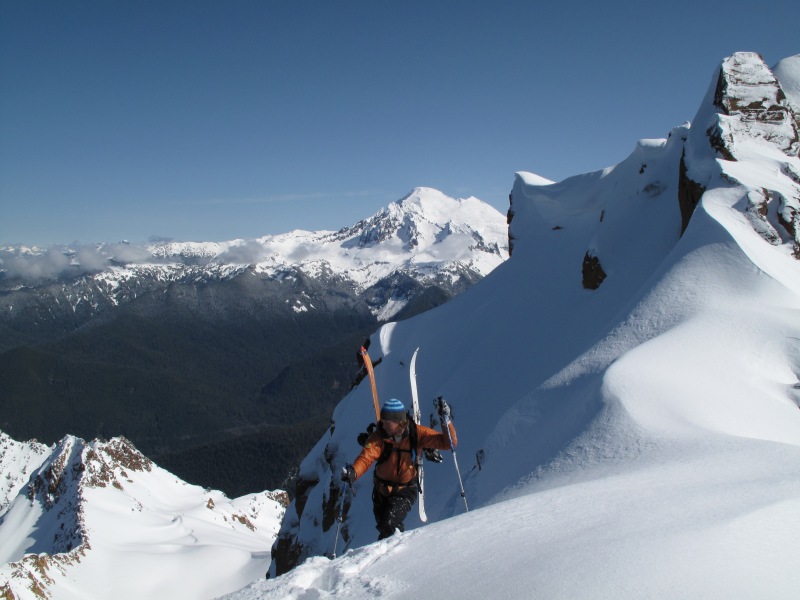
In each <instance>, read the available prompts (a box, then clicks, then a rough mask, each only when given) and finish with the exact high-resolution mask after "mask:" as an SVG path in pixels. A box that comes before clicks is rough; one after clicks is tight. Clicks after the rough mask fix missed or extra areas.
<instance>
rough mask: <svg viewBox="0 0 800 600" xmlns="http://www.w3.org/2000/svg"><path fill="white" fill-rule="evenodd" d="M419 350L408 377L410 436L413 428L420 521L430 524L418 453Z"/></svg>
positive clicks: (416, 351)
mask: <svg viewBox="0 0 800 600" xmlns="http://www.w3.org/2000/svg"><path fill="white" fill-rule="evenodd" d="M418 352H419V348H417V349H416V350H414V354H413V355H412V356H411V366H410V368H409V370H408V375H409V379H410V383H411V405H412V409H413V415H409V416H410V417H412V418H411V419H409V435H410V434H411V428H413V430H414V438H413V439H412V440H411V447H412V448H413V449H414V454H413V455H412V460H413V461H414V467H415V471H416V472H417V490H418V491H419V501H418V503H417V504H418V506H419V519H420V521H422V522H423V523H427V522H428V514H427V513H426V512H425V477H424V475H425V472H424V469H423V464H422V456H419V455H418V453H417V426H418V425H419V424H420V410H419V394H418V393H417V353H418Z"/></svg>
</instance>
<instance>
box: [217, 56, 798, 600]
mask: <svg viewBox="0 0 800 600" xmlns="http://www.w3.org/2000/svg"><path fill="white" fill-rule="evenodd" d="M783 85H786V86H787V87H788V86H789V83H787V82H786V71H785V70H784V72H783V73H782V74H781V86H783ZM779 89H780V88H779V87H778V83H777V80H776V79H775V77H773V76H772V73H771V71H770V70H769V69H768V68H766V66H765V65H764V64H763V61H761V59H760V57H758V56H757V55H755V54H751V53H738V54H736V55H734V56H732V57H729V58H728V59H726V60H725V61H723V62H722V64H721V65H720V68H719V69H718V71H717V72H716V73H715V75H714V79H713V81H712V84H711V87H710V88H709V93H708V95H707V96H706V97H705V99H704V100H703V101H702V102H701V106H700V109H699V110H698V113H697V115H696V116H695V119H694V120H693V124H692V125H691V126H690V125H689V124H686V125H683V126H681V127H677V128H676V129H674V130H673V131H672V132H671V133H670V136H669V137H668V138H667V139H665V140H643V141H641V142H639V143H638V144H637V145H636V147H635V148H634V151H633V153H632V154H631V156H630V157H628V158H627V159H626V160H625V161H623V162H622V163H620V164H619V165H616V166H614V167H612V168H609V169H605V170H603V171H599V172H596V173H589V174H586V175H581V176H577V177H573V178H570V179H568V180H565V181H562V182H558V183H552V182H547V181H543V180H542V179H541V178H539V177H537V176H533V175H531V174H525V173H520V174H518V177H517V180H516V182H515V185H514V189H513V194H512V209H513V221H512V223H511V234H512V237H513V255H512V257H511V259H510V260H509V261H507V262H506V263H504V264H503V265H501V266H500V267H498V268H497V269H496V270H495V271H494V272H493V273H492V274H491V275H490V276H488V277H487V278H485V279H484V280H483V281H482V282H480V283H479V284H478V285H476V286H475V287H473V288H472V289H471V290H470V291H469V292H467V293H465V294H463V295H462V296H459V297H458V298H456V299H455V300H453V301H452V302H450V303H448V304H447V305H445V306H442V307H439V308H437V309H435V310H433V311H430V312H428V313H425V314H423V315H420V316H418V317H416V318H414V319H411V320H409V321H404V322H401V323H398V324H390V325H387V326H384V327H383V328H382V329H381V331H380V332H379V334H378V335H377V336H376V339H374V340H373V346H372V352H371V353H372V354H373V355H374V357H377V356H380V355H382V356H383V361H382V363H381V365H380V367H379V368H378V370H377V377H378V383H379V393H380V395H381V397H382V398H383V399H386V398H388V397H391V396H397V397H400V398H403V399H404V400H406V401H407V399H408V398H409V389H408V373H407V365H408V361H409V359H410V357H411V354H412V352H413V350H414V348H416V347H417V346H419V347H420V348H421V349H420V353H419V357H418V362H417V379H418V384H419V388H420V395H421V399H422V401H423V402H424V403H429V402H430V401H431V400H432V399H433V398H434V397H435V396H437V395H444V396H445V397H446V398H448V399H449V400H450V402H451V403H452V405H453V407H454V413H455V423H456V426H457V428H458V432H459V442H460V444H459V447H458V449H457V452H458V462H459V464H460V466H461V469H462V474H463V476H464V481H465V487H466V491H467V497H468V499H469V502H470V506H471V507H472V508H473V510H472V511H471V512H469V513H466V514H465V513H464V506H463V503H462V501H461V498H460V496H459V493H458V485H457V481H456V477H455V472H454V469H453V463H452V460H451V459H450V458H449V457H447V458H446V459H445V463H444V464H442V465H429V466H428V468H426V470H425V474H426V496H427V498H426V508H427V513H428V516H429V518H430V519H431V522H432V523H431V524H430V525H428V526H425V527H421V523H420V522H419V520H418V518H417V517H416V513H415V511H413V512H412V515H411V516H410V517H409V519H408V520H407V526H408V528H409V529H411V531H407V532H406V533H405V534H401V535H397V536H395V537H393V538H390V539H389V540H385V541H383V542H380V543H373V541H374V540H375V537H376V532H375V530H374V528H373V519H372V514H371V506H370V504H371V502H370V487H371V481H370V480H369V479H370V478H369V477H365V478H363V479H362V480H359V481H358V482H357V484H356V495H355V497H353V498H350V497H349V496H348V497H347V499H346V503H345V509H346V516H345V523H344V526H343V537H342V538H340V540H339V547H338V548H337V550H338V553H339V555H340V558H339V559H337V560H335V561H330V560H328V559H327V558H323V557H321V556H318V555H323V554H327V555H330V553H331V552H332V550H333V544H334V539H335V533H336V523H335V520H334V519H333V518H332V513H333V511H335V510H338V507H339V502H340V501H341V498H340V497H339V493H338V491H339V487H338V486H339V484H338V481H337V479H336V476H335V474H336V473H338V471H339V469H340V468H341V466H342V465H343V464H344V463H346V462H351V461H352V460H353V458H355V456H356V455H357V453H358V450H359V448H358V445H357V442H356V435H357V433H358V432H359V431H361V430H362V429H363V428H364V427H365V426H366V424H367V423H369V422H370V421H371V420H372V418H373V415H372V414H371V413H372V404H371V398H370V392H369V389H368V386H366V385H363V384H362V385H361V386H360V387H359V388H358V389H356V390H354V391H353V392H352V393H351V394H350V395H349V396H348V397H347V398H345V400H344V401H343V402H342V403H341V404H340V405H339V406H338V408H337V410H336V411H335V413H334V420H335V428H334V429H333V431H332V433H331V434H330V435H329V436H326V437H325V438H323V439H321V440H320V442H319V443H318V445H317V446H316V448H315V449H314V450H313V451H312V453H311V454H310V455H309V456H308V457H307V458H306V460H305V461H304V462H303V464H302V466H301V469H300V478H301V483H302V486H303V488H304V489H303V490H301V491H302V492H303V493H302V494H299V496H298V497H299V500H300V502H298V501H295V502H294V503H293V504H292V505H291V506H290V507H289V509H288V510H287V515H286V518H285V520H284V524H283V527H282V530H281V533H280V535H279V540H278V543H277V544H276V546H275V547H274V548H273V556H274V558H275V561H276V562H275V563H274V564H273V572H274V570H275V569H276V567H284V568H285V567H286V566H287V565H288V564H289V563H290V560H291V558H292V557H293V556H298V557H299V561H300V562H303V560H304V559H306V558H307V560H305V562H304V563H303V564H302V565H301V566H299V567H297V568H295V569H294V570H292V571H290V572H289V573H287V574H285V575H282V576H281V577H277V578H274V579H271V580H269V581H257V582H254V583H253V584H251V586H249V587H248V588H245V589H243V590H241V591H240V592H238V593H236V594H231V595H229V596H227V598H231V599H239V600H243V599H248V600H249V599H251V598H287V597H308V598H311V597H313V598H333V597H347V598H375V597H380V598H408V597H415V596H419V597H429V596H430V597H437V596H438V597H461V598H485V597H492V598H494V597H506V598H530V597H541V598H565V599H566V598H675V597H679V598H699V597H723V598H756V597H758V598H787V599H788V598H797V597H800V571H798V569H797V568H796V557H797V556H798V555H800V410H798V407H799V406H800V260H798V259H799V258H800V252H798V249H800V245H798V239H797V233H798V231H797V230H798V227H797V225H798V218H797V215H798V202H800V177H798V176H797V175H796V174H797V173H800V159H798V156H797V153H798V149H799V148H798V140H800V138H799V137H798V135H797V119H796V116H797V115H796V114H793V113H792V112H791V106H790V105H789V103H788V102H786V100H785V98H784V99H782V98H781V94H780V93H779ZM744 100H746V102H744ZM684 214H685V215H686V216H687V223H688V227H686V228H685V231H684V230H683V224H682V221H683V217H684ZM688 217H690V218H688ZM587 257H595V258H597V259H598V263H599V264H600V265H601V267H602V270H603V272H604V273H605V274H606V277H605V279H603V280H602V282H601V283H600V285H599V287H597V289H587V288H585V287H584V286H583V285H582V282H583V281H584V280H585V277H584V276H583V273H582V266H583V265H585V263H586V259H587ZM423 406H425V404H423ZM428 406H430V404H428ZM478 456H480V457H481V460H480V464H478V460H477V458H478ZM345 549H347V550H345ZM343 553H344V556H341V555H342V554H343Z"/></svg>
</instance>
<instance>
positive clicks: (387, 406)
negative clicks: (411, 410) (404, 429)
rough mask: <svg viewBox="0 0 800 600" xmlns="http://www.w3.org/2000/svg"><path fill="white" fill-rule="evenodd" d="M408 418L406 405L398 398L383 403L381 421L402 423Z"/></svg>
mask: <svg viewBox="0 0 800 600" xmlns="http://www.w3.org/2000/svg"><path fill="white" fill-rule="evenodd" d="M405 420H406V407H405V406H404V405H403V403H402V402H400V400H398V399H397V398H391V399H390V400H387V401H386V402H384V403H383V407H382V408H381V421H394V422H395V423H402V422H403V421H405Z"/></svg>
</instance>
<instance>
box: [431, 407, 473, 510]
mask: <svg viewBox="0 0 800 600" xmlns="http://www.w3.org/2000/svg"><path fill="white" fill-rule="evenodd" d="M433 403H434V404H435V405H436V408H437V409H438V411H439V416H440V417H441V419H442V423H443V425H444V430H445V432H446V433H447V441H448V442H450V451H451V452H452V453H453V464H454V465H455V466H456V475H458V485H459V487H460V488H461V497H462V498H463V499H464V508H465V509H466V511H467V512H469V505H468V504H467V494H466V492H465V491H464V483H463V482H462V481H461V470H460V469H459V468H458V458H457V457H456V449H455V447H454V446H453V438H452V437H451V436H450V413H449V412H445V411H444V407H445V406H447V403H446V402H445V400H444V398H442V397H441V396H439V397H438V398H437V399H436V400H434V401H433Z"/></svg>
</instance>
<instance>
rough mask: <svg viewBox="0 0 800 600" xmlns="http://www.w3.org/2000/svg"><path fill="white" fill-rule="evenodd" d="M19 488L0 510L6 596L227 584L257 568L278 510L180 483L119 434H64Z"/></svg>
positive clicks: (128, 593) (199, 591) (200, 592)
mask: <svg viewBox="0 0 800 600" xmlns="http://www.w3.org/2000/svg"><path fill="white" fill-rule="evenodd" d="M7 440H8V438H7V437H5V438H4V441H5V443H6V444H9V443H10V442H8V441H7ZM17 446H18V447H19V446H24V444H17ZM34 453H35V454H37V455H38V456H41V454H39V453H38V447H37V448H36V449H34ZM17 454H18V455H20V454H25V453H24V451H20V450H19V449H18V452H17ZM19 492H20V493H18V494H17V495H16V496H15V497H14V498H13V499H12V500H11V502H10V503H9V504H8V506H7V507H5V509H4V510H2V511H0V565H3V566H0V596H2V597H3V598H19V599H23V598H41V597H44V598H59V599H71V598H75V599H86V598H111V597H113V598H209V597H213V596H216V595H220V594H224V593H226V592H230V591H232V590H235V589H237V588H239V587H241V586H242V585H245V584H246V583H247V582H249V581H252V580H253V579H254V578H256V577H258V576H260V575H262V574H263V573H264V570H265V569H266V567H267V566H268V564H269V559H270V552H269V548H270V545H271V544H272V541H273V539H274V537H275V535H276V533H277V531H278V528H279V526H280V521H281V518H282V516H283V512H284V510H285V509H284V506H283V504H282V503H280V502H278V499H279V495H276V494H273V493H270V492H262V493H260V494H251V495H248V496H243V497H242V498H237V499H235V500H230V499H228V498H227V497H225V495H224V494H222V493H221V492H217V491H212V490H204V489H202V488H199V487H197V486H193V485H188V484H186V483H185V482H183V481H181V480H179V479H178V478H176V477H175V476H174V475H171V474H170V473H168V472H167V471H164V470H163V469H161V468H159V467H158V466H156V465H155V464H153V463H152V462H151V461H149V460H148V459H147V458H145V457H144V456H143V455H141V454H140V453H139V452H138V451H137V450H136V449H135V448H134V447H133V446H132V445H131V444H130V442H128V441H127V440H125V439H123V438H115V439H112V440H111V441H109V442H99V441H94V442H91V443H89V444H87V443H85V442H84V441H83V440H81V439H79V438H75V437H73V436H67V437H65V438H64V439H63V440H61V442H60V443H59V444H57V445H56V446H55V447H54V448H53V449H52V451H51V452H49V453H48V454H47V455H46V456H45V457H44V460H43V461H41V464H40V465H39V467H38V469H37V470H36V471H35V472H34V473H33V474H32V475H31V477H30V480H29V481H28V482H27V483H26V485H25V486H24V487H23V488H22V489H20V490H19Z"/></svg>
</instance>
